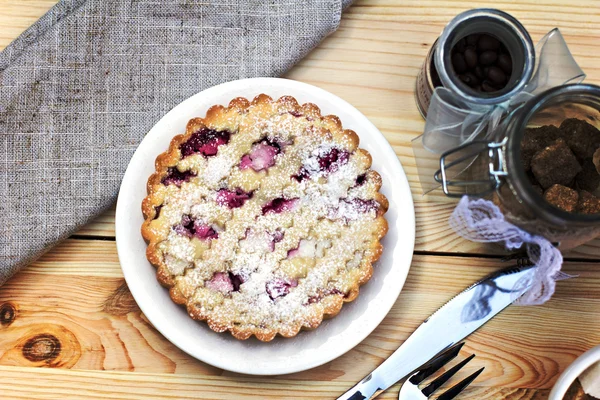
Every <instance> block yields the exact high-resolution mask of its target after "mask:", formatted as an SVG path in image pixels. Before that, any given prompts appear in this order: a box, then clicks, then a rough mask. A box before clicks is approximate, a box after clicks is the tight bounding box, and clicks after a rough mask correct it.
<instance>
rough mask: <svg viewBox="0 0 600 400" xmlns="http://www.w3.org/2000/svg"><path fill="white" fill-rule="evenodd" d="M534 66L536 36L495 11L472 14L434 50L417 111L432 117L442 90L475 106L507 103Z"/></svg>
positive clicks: (421, 79)
mask: <svg viewBox="0 0 600 400" xmlns="http://www.w3.org/2000/svg"><path fill="white" fill-rule="evenodd" d="M534 64H535V50H534V46H533V43H532V41H531V37H530V36H529V34H528V32H527V31H526V30H525V28H524V27H523V26H522V25H521V24H520V23H519V22H518V21H517V20H516V19H515V18H513V17H512V16H511V15H509V14H507V13H505V12H503V11H500V10H495V9H474V10H469V11H466V12H464V13H462V14H459V15H458V16H456V17H455V18H454V19H453V20H452V21H450V23H449V24H448V25H447V26H446V28H444V30H443V32H442V35H441V36H440V37H439V38H438V39H437V40H436V42H435V43H434V45H433V46H432V48H431V50H430V51H429V54H428V55H427V58H426V59H425V62H424V64H423V67H422V69H421V71H420V72H419V75H418V76H417V83H416V90H415V96H416V102H417V107H418V108H419V111H420V112H421V114H422V115H423V117H426V116H427V110H428V108H429V103H430V101H431V96H432V95H433V91H434V90H435V88H436V87H438V86H443V87H445V88H447V89H448V90H450V91H452V92H453V93H454V94H455V95H456V96H457V97H458V98H459V100H465V101H467V102H470V103H473V104H481V105H495V104H500V103H504V102H506V101H507V100H510V98H511V97H513V96H514V95H516V94H517V93H519V92H520V91H522V90H523V88H524V86H525V85H526V84H527V82H528V81H529V80H530V79H531V76H532V74H533V69H534Z"/></svg>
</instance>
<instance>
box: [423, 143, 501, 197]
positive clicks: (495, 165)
mask: <svg viewBox="0 0 600 400" xmlns="http://www.w3.org/2000/svg"><path fill="white" fill-rule="evenodd" d="M507 142H508V137H505V138H504V139H503V140H502V141H501V142H499V143H497V142H488V141H485V140H474V141H472V142H468V143H465V144H463V145H461V146H459V147H456V148H454V149H451V150H448V151H446V152H445V153H443V154H442V155H441V156H440V169H439V170H437V171H436V173H435V174H434V179H435V180H436V182H438V183H441V184H442V190H443V191H444V194H445V195H446V196H448V197H456V198H460V197H462V196H464V195H465V190H461V191H457V192H452V191H450V188H451V187H460V188H466V189H467V194H468V195H470V196H478V197H483V196H485V195H488V194H490V193H491V192H493V191H495V190H496V189H498V188H499V187H500V185H502V178H503V177H505V176H507V172H506V168H505V160H504V152H503V150H502V148H503V147H504V146H505V145H506V143H507ZM462 151H465V152H466V154H464V155H462V156H460V157H459V158H457V159H455V160H452V161H448V160H449V158H452V157H451V156H453V155H455V154H458V153H460V152H462ZM486 152H487V156H488V158H489V162H488V177H489V179H487V180H483V179H481V180H452V179H450V178H448V177H449V176H451V170H452V169H453V168H455V167H458V166H461V165H462V164H463V163H464V162H466V161H469V160H474V159H476V158H478V157H480V156H481V155H482V154H485V153H486ZM456 169H460V170H461V171H459V172H458V173H457V174H456V176H458V175H460V174H461V173H462V172H464V169H463V167H458V168H456ZM476 186H484V187H486V188H485V189H483V190H481V191H478V192H469V191H468V188H469V187H476Z"/></svg>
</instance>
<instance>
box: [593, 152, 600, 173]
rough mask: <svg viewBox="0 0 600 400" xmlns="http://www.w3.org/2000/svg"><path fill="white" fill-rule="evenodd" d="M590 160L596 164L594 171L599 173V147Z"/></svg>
mask: <svg viewBox="0 0 600 400" xmlns="http://www.w3.org/2000/svg"><path fill="white" fill-rule="evenodd" d="M592 162H593V163H594V165H595V166H596V171H597V172H598V173H599V174H600V147H598V149H597V150H596V152H595V153H594V157H593V158H592Z"/></svg>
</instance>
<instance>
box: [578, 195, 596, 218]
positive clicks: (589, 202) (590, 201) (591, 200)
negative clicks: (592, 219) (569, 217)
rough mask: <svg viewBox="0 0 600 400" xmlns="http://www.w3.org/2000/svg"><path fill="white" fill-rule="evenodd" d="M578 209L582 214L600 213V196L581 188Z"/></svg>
mask: <svg viewBox="0 0 600 400" xmlns="http://www.w3.org/2000/svg"><path fill="white" fill-rule="evenodd" d="M577 211H579V212H580V213H582V214H598V213H600V198H598V197H596V196H594V195H593V194H591V193H590V192H587V191H585V190H581V191H580V192H579V201H578V202H577Z"/></svg>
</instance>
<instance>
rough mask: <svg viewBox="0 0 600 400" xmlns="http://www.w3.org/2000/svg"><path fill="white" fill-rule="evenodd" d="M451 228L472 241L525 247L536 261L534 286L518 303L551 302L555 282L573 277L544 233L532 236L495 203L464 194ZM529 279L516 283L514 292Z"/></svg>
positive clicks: (534, 261) (452, 218)
mask: <svg viewBox="0 0 600 400" xmlns="http://www.w3.org/2000/svg"><path fill="white" fill-rule="evenodd" d="M449 223H450V227H451V228H452V229H453V230H454V231H455V232H456V233H457V234H458V235H460V236H462V237H463V238H465V239H468V240H470V241H473V242H479V243H495V242H504V246H505V247H506V249H507V250H516V249H519V248H521V247H522V246H525V248H526V249H527V255H528V256H529V259H530V260H531V262H533V263H534V264H535V273H534V274H533V277H532V278H531V279H532V280H533V282H531V287H530V288H529V290H527V291H526V292H525V293H524V294H523V295H522V296H521V297H519V298H518V299H516V304H520V305H537V304H543V303H545V302H546V301H548V300H549V299H550V298H551V297H552V295H553V294H554V289H555V286H556V281H558V280H562V279H568V278H572V277H573V276H571V275H568V274H565V273H564V272H561V271H560V268H561V267H562V262H563V257H562V254H561V253H560V251H559V250H558V249H557V248H556V247H555V246H553V245H552V243H550V242H549V241H548V240H547V239H545V238H543V237H542V236H537V235H531V234H529V233H527V232H525V231H524V230H522V229H520V228H518V227H516V226H515V225H513V224H511V223H509V222H507V221H506V220H505V219H504V215H503V214H502V212H501V211H500V209H499V208H498V207H496V205H494V203H492V202H491V201H489V200H484V199H471V198H469V197H468V196H464V197H463V198H462V199H461V200H460V202H459V203H458V205H457V206H456V209H454V212H453V213H452V215H451V216H450V221H449ZM529 283H530V282H529V281H528V282H517V285H516V287H515V293H521V292H522V291H521V290H519V288H520V287H526V285H527V284H529Z"/></svg>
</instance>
